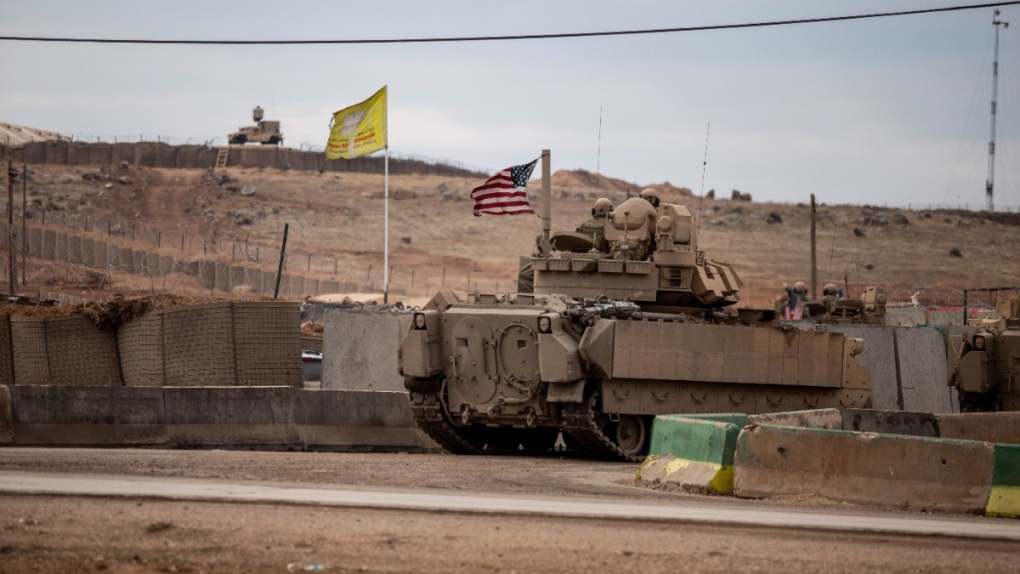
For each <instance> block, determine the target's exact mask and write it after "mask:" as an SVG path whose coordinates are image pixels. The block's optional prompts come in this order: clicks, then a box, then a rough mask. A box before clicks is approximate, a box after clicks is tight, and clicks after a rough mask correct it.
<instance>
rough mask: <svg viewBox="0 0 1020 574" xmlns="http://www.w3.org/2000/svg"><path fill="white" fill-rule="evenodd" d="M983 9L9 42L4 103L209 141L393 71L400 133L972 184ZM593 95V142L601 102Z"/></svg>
mask: <svg viewBox="0 0 1020 574" xmlns="http://www.w3.org/2000/svg"><path fill="white" fill-rule="evenodd" d="M967 3H973V2H967V1H966V0H902V1H897V2H889V1H888V0H882V1H878V0H853V1H849V0H847V1H843V0H832V1H825V2H821V1H818V0H802V1H791V0H768V1H765V0H760V1H751V0H739V1H738V0H728V1H727V0H720V1H716V2H694V1H668V2H667V1H660V2H652V1H629V2H628V1H621V0H616V1H601V0H569V1H568V0H563V1H551V0H535V1H518V2H511V3H508V2H487V1H470V0H464V1H454V0H449V1H431V2H421V1H410V0H409V1H390V2H387V1H382V0H377V1H374V2H300V1H295V0H291V1H289V2H270V1H256V0H244V1H225V0H220V1H216V2H212V1H209V0H198V1H191V0H175V1H173V2H165V1H164V2H143V1H139V0H125V1H112V0H105V1H104V0H93V1H90V2H80V1H76V0H66V1H58V0H33V1H32V2H17V1H14V0H0V35H17V36H69V37H110V38H149V39H221V40H224V39H243V40H271V39H355V38H399V37H429V36H460V35H503V34H539V33H557V32H584V31H608V30H626V29H647V28H662V27H686V26H699V25H714V24H730V23H734V24H735V23H747V22H758V21H774V20H786V19H801V18H818V17H827V16H841V15H850V14H863V13H871V12H886V11H890V10H897V11H898V10H912V9H919V8H932V7H941V6H951V5H958V4H967ZM1002 19H1003V20H1006V21H1010V22H1011V23H1012V24H1013V26H1012V27H1010V28H1009V29H1006V30H1003V31H1002V33H1001V37H1000V38H1001V40H1000V42H1001V45H1000V67H999V72H1000V73H999V123H998V146H997V154H996V161H997V166H998V169H997V170H996V195H995V202H996V206H997V207H1000V208H1001V207H1006V206H1009V207H1011V208H1012V209H1013V210H1016V209H1017V208H1018V207H1020V6H1007V7H1004V8H1003V9H1002ZM991 22H992V9H990V8H988V9H981V10H970V11H961V12H950V13H942V14H929V15H920V16H901V17H893V18H883V19H875V20H863V21H851V22H838V23H818V24H805V25H795V26H782V27H772V28H755V29H737V30H723V31H705V32H690V33H670V34H658V35H644V36H618V37H605V38H581V39H549V40H530V41H498V42H477V43H440V44H391V45H329V46H275V47H274V46H256V47H245V46H140V45H97V44H43V43H33V42H11V41H4V42H0V78H2V80H0V122H8V123H14V124H21V125H27V126H32V127H36V128H42V129H48V130H53V131H57V132H61V133H64V134H68V135H73V136H75V138H76V139H95V138H96V137H102V138H104V139H112V138H113V137H119V138H123V137H133V138H137V137H138V135H139V134H146V135H153V136H154V135H161V136H163V137H171V138H174V139H175V141H177V142H179V143H183V142H185V141H187V140H189V139H190V141H191V142H192V143H196V142H197V143H201V142H205V141H209V140H213V139H214V138H216V139H215V141H214V142H213V143H215V144H221V143H223V142H224V140H225V136H226V134H227V133H229V132H231V131H234V130H236V129H237V128H238V126H241V125H245V124H247V123H249V122H250V120H251V108H253V107H254V106H255V105H256V104H258V105H261V106H262V107H263V108H265V109H266V112H267V119H270V118H271V119H279V120H280V121H281V122H282V129H283V131H284V135H285V138H286V144H287V145H289V146H292V147H299V146H302V145H304V146H306V147H307V146H311V147H313V148H315V149H321V148H322V147H323V146H324V144H325V142H326V139H327V136H328V128H327V126H328V123H329V119H330V116H331V114H332V112H334V111H336V110H337V109H340V108H342V107H345V106H347V105H350V104H353V103H356V102H358V101H361V100H363V99H365V98H367V97H368V96H370V95H371V94H372V93H374V92H375V91H376V90H377V89H378V88H379V87H381V86H382V85H384V84H388V85H389V98H390V101H389V110H390V118H389V126H390V148H391V150H392V151H393V152H394V153H400V154H418V155H421V156H425V157H429V158H436V159H451V160H455V161H459V162H463V163H464V164H466V165H467V166H468V167H473V168H484V169H498V168H502V167H504V166H507V165H510V164H513V163H521V162H525V161H528V160H531V159H533V158H535V157H537V156H538V155H539V153H540V150H541V149H542V148H550V149H552V154H553V169H554V170H557V169H576V168H583V169H587V170H590V171H596V169H599V170H600V171H601V172H602V173H604V174H606V175H609V176H613V177H619V178H623V179H626V180H629V181H633V182H635V183H639V184H647V183H657V182H662V181H669V182H671V183H673V184H675V185H686V186H688V187H691V188H692V189H694V190H695V192H697V191H699V190H700V189H701V180H702V165H701V164H702V156H703V154H704V149H705V136H706V128H707V127H708V126H709V124H710V125H711V130H710V135H709V139H708V167H707V173H706V174H705V184H704V189H705V190H708V189H715V190H716V192H717V194H720V193H721V194H723V195H726V196H728V195H729V192H730V191H731V190H732V189H739V190H741V191H743V192H749V193H751V194H752V195H753V196H754V198H755V199H756V200H775V201H790V202H797V201H805V200H806V199H807V197H808V195H809V194H811V193H815V194H816V195H817V196H818V198H819V200H820V201H823V202H828V203H862V204H863V203H870V204H879V205H904V206H905V205H907V204H911V205H913V206H915V207H916V206H918V205H922V206H927V205H928V204H953V205H956V204H970V206H971V207H973V208H979V207H983V205H984V201H985V191H984V190H985V179H986V172H987V149H988V139H989V128H990V118H989V102H990V99H991V83H992V81H991V71H992V52H993V50H992V47H993V38H994V26H992V23H991ZM600 108H601V109H602V135H601V154H600V153H599V110H600Z"/></svg>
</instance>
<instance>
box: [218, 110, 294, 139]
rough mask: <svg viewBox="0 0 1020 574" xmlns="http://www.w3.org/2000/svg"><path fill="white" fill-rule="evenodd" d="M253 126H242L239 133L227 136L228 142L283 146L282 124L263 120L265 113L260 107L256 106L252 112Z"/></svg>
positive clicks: (238, 129) (238, 130)
mask: <svg viewBox="0 0 1020 574" xmlns="http://www.w3.org/2000/svg"><path fill="white" fill-rule="evenodd" d="M251 117H252V120H254V121H255V125H253V126H241V127H239V128H237V131H236V132H234V133H232V134H230V135H229V136H227V142H229V143H231V144H246V143H249V142H251V143H260V144H262V145H282V144H283V132H281V131H280V122H279V121H277V120H263V119H262V118H263V117H265V112H264V111H263V110H262V108H261V107H260V106H255V109H254V110H252V112H251Z"/></svg>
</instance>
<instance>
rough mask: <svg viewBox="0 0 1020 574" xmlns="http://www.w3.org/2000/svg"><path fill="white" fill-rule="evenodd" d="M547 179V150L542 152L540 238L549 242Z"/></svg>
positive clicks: (550, 192)
mask: <svg viewBox="0 0 1020 574" xmlns="http://www.w3.org/2000/svg"><path fill="white" fill-rule="evenodd" d="M550 185H551V184H550V177H549V150H547V149H544V150H542V238H543V239H545V241H546V242H548V241H549V230H550V229H552V199H551V196H552V190H551V189H550Z"/></svg>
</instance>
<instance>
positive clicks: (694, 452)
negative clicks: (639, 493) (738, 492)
mask: <svg viewBox="0 0 1020 574" xmlns="http://www.w3.org/2000/svg"><path fill="white" fill-rule="evenodd" d="M746 424H747V415H742V414H733V415H726V414H722V415H701V416H699V415H689V416H684V415H659V416H657V417H655V421H654V422H653V423H652V438H651V444H650V447H649V455H648V457H647V458H646V459H645V461H644V463H642V465H641V468H640V469H638V472H637V476H636V477H635V479H636V480H637V481H647V482H651V483H663V484H675V485H678V486H680V487H681V488H683V489H684V490H688V491H693V492H701V493H707V494H731V493H732V492H733V454H734V450H735V449H736V444H737V436H738V435H739V434H740V429H741V428H742V427H743V426H744V425H746Z"/></svg>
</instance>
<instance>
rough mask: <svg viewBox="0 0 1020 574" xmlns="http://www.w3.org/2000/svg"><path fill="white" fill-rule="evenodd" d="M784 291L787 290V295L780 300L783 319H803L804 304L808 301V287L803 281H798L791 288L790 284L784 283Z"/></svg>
mask: <svg viewBox="0 0 1020 574" xmlns="http://www.w3.org/2000/svg"><path fill="white" fill-rule="evenodd" d="M783 289H786V295H785V296H783V297H782V298H780V300H779V305H780V313H781V314H782V316H783V319H794V320H800V319H803V318H804V302H805V301H807V285H805V284H804V282H803V281H797V282H796V283H794V284H793V287H792V288H791V287H790V285H789V283H783Z"/></svg>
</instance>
